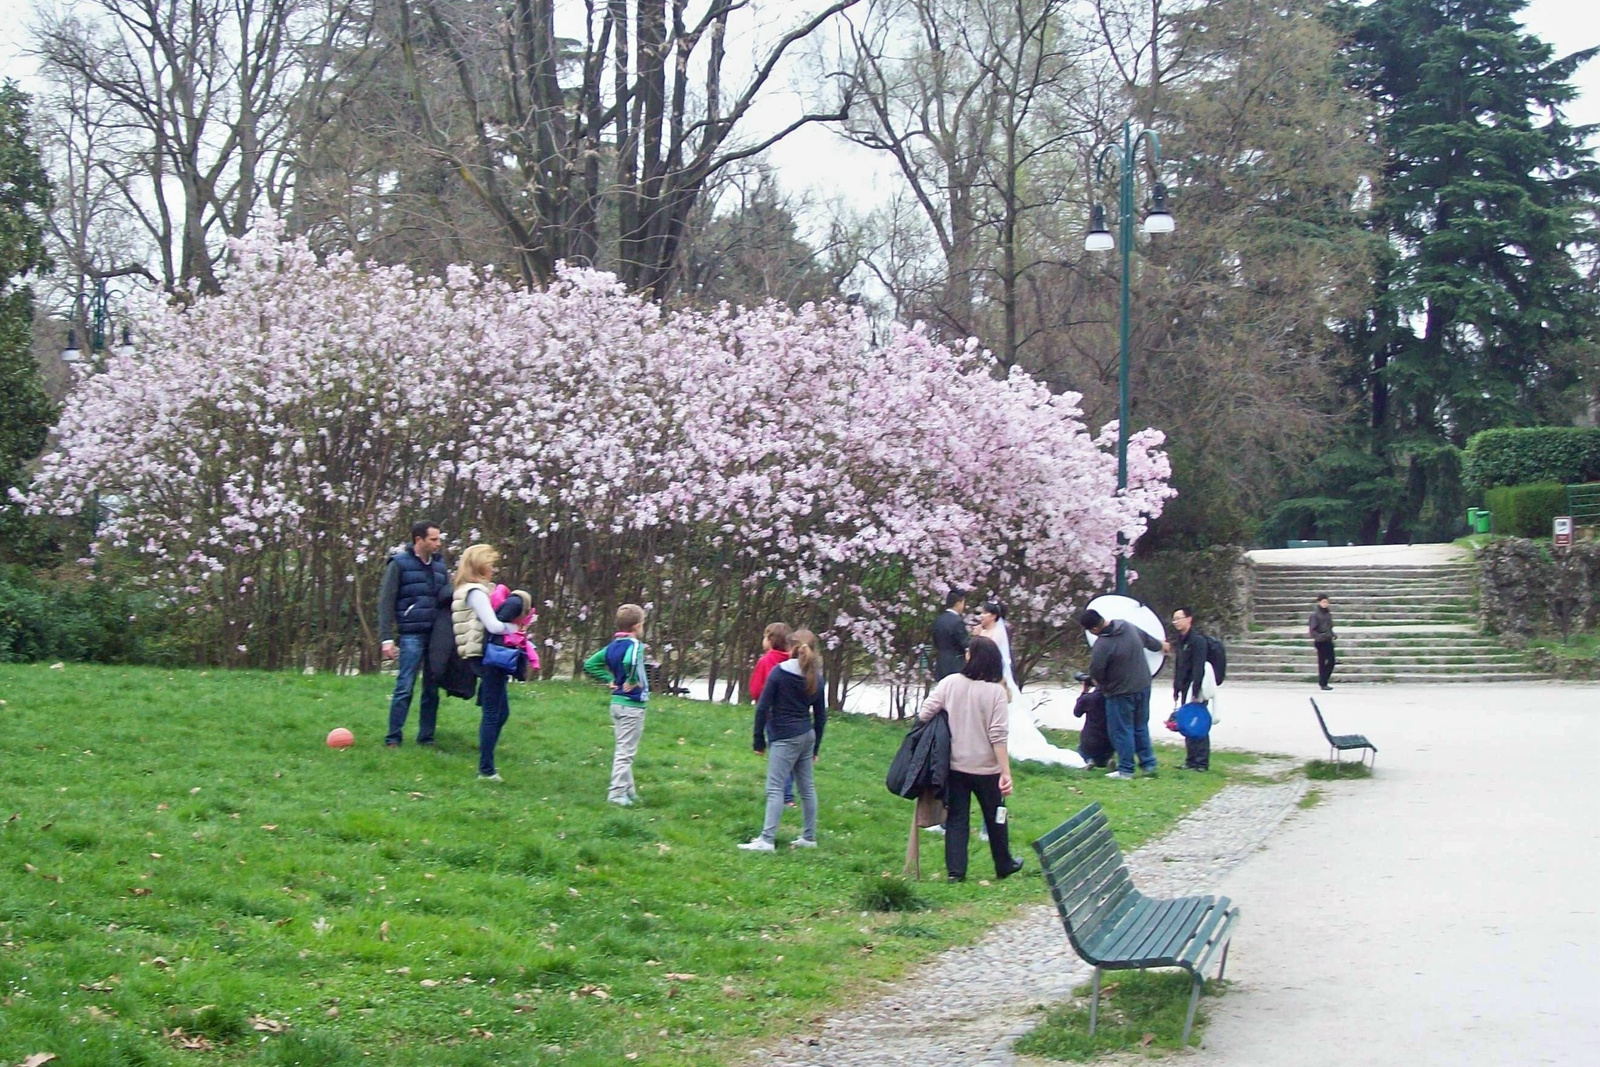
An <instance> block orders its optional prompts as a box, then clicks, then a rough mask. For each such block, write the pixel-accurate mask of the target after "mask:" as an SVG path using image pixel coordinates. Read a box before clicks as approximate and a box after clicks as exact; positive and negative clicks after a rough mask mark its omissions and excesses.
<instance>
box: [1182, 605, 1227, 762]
mask: <svg viewBox="0 0 1600 1067" xmlns="http://www.w3.org/2000/svg"><path fill="white" fill-rule="evenodd" d="M1172 627H1173V629H1175V630H1177V631H1178V640H1177V643H1176V645H1175V646H1174V648H1173V659H1174V663H1173V670H1172V706H1173V708H1174V710H1176V709H1177V708H1179V707H1181V706H1182V705H1184V704H1204V705H1206V709H1207V711H1209V712H1210V713H1211V715H1212V716H1213V718H1212V720H1211V721H1212V722H1213V723H1214V722H1215V721H1216V719H1215V715H1216V706H1215V700H1216V692H1217V686H1218V685H1219V684H1221V682H1222V679H1223V676H1224V675H1225V674H1226V673H1227V670H1228V663H1227V655H1226V652H1225V650H1224V647H1223V644H1222V642H1221V641H1220V640H1218V639H1216V638H1214V637H1207V636H1206V635H1205V634H1203V633H1201V632H1200V631H1199V630H1198V629H1197V628H1196V627H1195V624H1194V609H1193V608H1189V607H1181V608H1179V609H1178V610H1177V611H1175V612H1173V613H1172ZM1183 747H1184V761H1183V765H1184V766H1185V767H1186V768H1188V769H1189V770H1191V771H1208V770H1210V769H1211V734H1210V732H1209V728H1208V729H1207V732H1206V733H1204V734H1201V735H1199V736H1194V737H1191V736H1190V735H1189V734H1187V733H1186V734H1184V738H1183Z"/></svg>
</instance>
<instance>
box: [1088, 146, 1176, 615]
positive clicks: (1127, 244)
mask: <svg viewBox="0 0 1600 1067" xmlns="http://www.w3.org/2000/svg"><path fill="white" fill-rule="evenodd" d="M1141 144H1145V145H1147V148H1146V154H1147V155H1148V157H1149V160H1150V169H1151V170H1159V168H1160V167H1161V140H1160V138H1158V137H1157V136H1156V133H1155V131H1154V130H1145V131H1143V132H1142V133H1140V134H1138V135H1137V136H1135V135H1134V133H1133V123H1132V122H1124V123H1123V124H1122V144H1120V145H1117V144H1109V145H1107V146H1106V147H1105V148H1104V149H1103V150H1102V151H1101V152H1100V155H1099V157H1098V158H1097V159H1096V160H1095V168H1094V170H1095V174H1094V177H1095V184H1096V185H1097V186H1098V185H1101V184H1103V183H1104V182H1105V181H1106V178H1107V176H1108V175H1107V171H1108V165H1109V167H1111V168H1115V170H1116V175H1117V179H1118V182H1117V184H1118V187H1119V188H1118V197H1117V231H1118V233H1117V236H1116V237H1113V236H1112V234H1111V230H1110V229H1109V228H1108V227H1107V226H1106V208H1105V205H1104V204H1100V203H1096V204H1094V205H1093V206H1092V207H1091V208H1090V210H1089V232H1088V233H1087V234H1085V235H1084V238H1083V248H1084V251H1086V252H1109V251H1111V250H1112V249H1113V248H1115V247H1117V245H1118V243H1119V241H1120V243H1121V245H1122V339H1121V347H1120V350H1119V352H1118V361H1117V372H1118V373H1117V377H1118V396H1117V490H1118V491H1119V492H1121V491H1123V490H1126V489H1127V488H1128V419H1129V413H1128V407H1129V403H1128V346H1129V278H1130V276H1131V274H1132V267H1133V263H1132V254H1133V178H1134V164H1135V162H1136V157H1137V155H1138V151H1139V146H1140V145H1141ZM1113 153H1120V154H1115V155H1114V154H1113ZM1175 229H1177V223H1176V222H1175V221H1174V220H1173V218H1172V213H1171V212H1169V211H1168V210H1167V187H1166V186H1165V185H1163V184H1162V183H1160V182H1156V183H1155V184H1154V185H1153V186H1152V188H1151V190H1150V213H1149V214H1148V215H1146V216H1145V220H1144V232H1145V233H1148V234H1157V233H1171V232H1172V231H1173V230H1175ZM1117 540H1118V542H1119V543H1121V542H1122V536H1121V535H1120V534H1119V535H1118V537H1117ZM1117 592H1118V593H1119V594H1121V595H1123V596H1127V594H1128V560H1127V557H1126V556H1124V555H1123V554H1122V553H1120V552H1119V553H1118V554H1117Z"/></svg>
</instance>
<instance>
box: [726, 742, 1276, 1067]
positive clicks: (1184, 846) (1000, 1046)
mask: <svg viewBox="0 0 1600 1067" xmlns="http://www.w3.org/2000/svg"><path fill="white" fill-rule="evenodd" d="M1262 769H1263V770H1267V769H1268V768H1262ZM1273 769H1276V768H1273ZM1304 789H1305V781H1304V779H1302V778H1300V777H1298V776H1296V777H1295V778H1293V779H1292V780H1290V781H1288V782H1284V783H1282V784H1276V785H1266V786H1240V785H1234V786H1229V787H1227V788H1226V789H1223V790H1222V791H1221V792H1220V793H1218V794H1217V795H1216V796H1214V797H1212V798H1211V799H1210V800H1209V801H1207V802H1206V803H1205V804H1204V805H1202V806H1201V807H1200V808H1199V809H1197V810H1196V811H1194V812H1192V813H1190V814H1189V815H1188V816H1186V817H1185V818H1183V819H1182V820H1181V821H1180V822H1179V823H1178V825H1177V826H1175V827H1174V828H1173V829H1172V831H1171V832H1170V833H1168V834H1167V835H1166V836H1165V837H1163V838H1161V839H1160V840H1158V841H1155V842H1152V843H1151V844H1149V845H1146V846H1145V847H1144V848H1141V849H1139V850H1138V851H1137V852H1134V853H1133V854H1132V855H1130V856H1129V857H1128V866H1129V868H1130V870H1131V871H1132V874H1133V880H1134V884H1135V885H1137V886H1138V887H1139V889H1140V890H1141V891H1143V892H1145V893H1148V894H1149V895H1151V896H1182V895H1185V894H1189V893H1198V892H1208V891H1211V890H1213V889H1214V888H1215V886H1216V884H1217V881H1218V880H1219V878H1220V877H1221V875H1222V874H1223V873H1224V872H1226V871H1227V870H1229V869H1230V868H1232V867H1233V866H1235V865H1236V864H1237V863H1238V862H1239V861H1240V860H1242V859H1243V858H1244V857H1245V856H1247V855H1248V854H1249V853H1251V852H1253V851H1254V850H1255V849H1256V848H1257V847H1258V846H1259V845H1260V844H1261V843H1262V841H1263V840H1265V839H1266V837H1267V835H1268V834H1270V833H1271V832H1272V831H1273V829H1274V828H1276V827H1277V825H1278V823H1279V822H1281V821H1282V820H1283V818H1284V816H1285V815H1286V814H1288V812H1289V811H1290V810H1292V807H1293V805H1294V802H1295V801H1296V800H1298V799H1299V797H1300V795H1301V793H1302V792H1303V791H1304ZM1019 854H1020V853H1019ZM1028 861H1029V868H1030V870H1036V869H1037V868H1036V867H1035V860H1034V857H1033V856H1032V855H1031V853H1030V854H1029V855H1028ZM1244 921H1246V922H1248V921H1249V918H1248V916H1245V917H1244ZM1090 973H1091V969H1090V968H1089V967H1088V965H1087V964H1085V963H1083V961H1081V960H1080V959H1078V957H1077V954H1076V953H1074V952H1073V951H1072V946H1071V945H1070V944H1069V943H1068V942H1067V936H1066V933H1065V932H1064V931H1063V930H1062V929H1061V921H1060V919H1059V918H1057V916H1056V911H1055V908H1054V906H1052V905H1040V906H1037V907H1031V908H1028V909H1027V910H1026V911H1024V912H1022V913H1021V914H1020V915H1019V917H1018V918H1016V919H1014V920H1012V921H1010V922H1006V923H1002V924H1001V925H999V926H997V927H995V928H994V929H993V930H992V931H990V932H989V935H988V936H987V937H985V938H984V939H983V940H982V941H981V942H979V943H978V944H976V945H971V946H968V947H965V948H958V949H952V950H950V951H948V952H945V953H943V954H942V955H939V956H937V957H935V958H934V959H933V960H932V961H931V962H930V963H929V964H928V965H927V966H926V967H924V968H923V969H922V970H921V971H920V972H919V973H917V974H915V975H913V976H912V977H911V978H909V979H908V980H907V981H905V982H904V983H902V984H900V985H898V986H895V987H893V988H892V991H891V992H889V993H887V994H886V995H885V996H883V997H882V998H880V999H879V1000H877V1001H874V1002H872V1003H869V1004H865V1005H861V1006H860V1007H858V1008H855V1009H852V1010H850V1011H848V1012H846V1013H844V1014H841V1015H837V1016H834V1017H832V1018H829V1019H828V1020H827V1021H825V1022H824V1023H823V1024H822V1028H821V1031H820V1032H819V1033H814V1034H810V1035H800V1036H798V1037H793V1038H790V1039H788V1040H787V1041H785V1042H784V1043H783V1044H781V1045H776V1046H772V1047H769V1048H766V1049H763V1050H761V1051H759V1052H757V1053H755V1054H754V1055H753V1056H752V1057H751V1062H752V1063H757V1064H785V1065H792V1067H897V1065H904V1067H956V1065H961V1067H974V1065H985V1067H989V1065H998V1064H1014V1063H1016V1062H1017V1059H1016V1057H1015V1056H1014V1055H1013V1054H1012V1052H1011V1044H1012V1042H1013V1041H1015V1040H1016V1039H1017V1038H1018V1037H1020V1036H1021V1035H1022V1034H1024V1033H1026V1032H1027V1031H1028V1030H1029V1029H1031V1028H1032V1027H1033V1025H1034V1024H1035V1022H1036V1021H1037V1019H1038V1015H1037V1013H1036V1012H1035V1011H1034V1010H1033V1009H1034V1008H1036V1007H1037V1006H1039V1005H1042V1004H1050V1003H1054V1002H1056V1001H1061V1000H1065V999H1067V998H1068V997H1069V996H1070V995H1071V993H1072V989H1073V988H1074V987H1075V986H1077V985H1080V984H1082V983H1083V982H1084V981H1086V980H1088V978H1089V975H1090Z"/></svg>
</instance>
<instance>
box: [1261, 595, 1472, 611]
mask: <svg viewBox="0 0 1600 1067" xmlns="http://www.w3.org/2000/svg"><path fill="white" fill-rule="evenodd" d="M1474 599H1476V598H1475V597H1474V596H1473V595H1472V594H1471V593H1468V592H1461V593H1427V592H1422V593H1419V592H1414V591H1412V590H1404V591H1396V590H1391V591H1386V592H1382V593H1361V594H1359V595H1349V594H1347V595H1345V596H1342V597H1340V598H1339V608H1340V609H1342V610H1344V611H1351V610H1354V609H1355V608H1358V607H1361V606H1364V605H1371V606H1376V607H1384V606H1386V605H1391V604H1470V603H1472V602H1473V600H1474ZM1251 603H1253V604H1255V605H1257V606H1260V607H1268V608H1282V609H1285V610H1290V609H1293V610H1296V611H1299V610H1302V609H1303V610H1304V611H1305V612H1306V613H1307V614H1310V613H1311V610H1312V608H1313V607H1315V605H1316V601H1314V600H1311V599H1310V598H1308V597H1301V596H1299V595H1298V594H1295V595H1288V594H1282V593H1264V592H1262V591H1261V590H1259V589H1258V590H1256V593H1255V596H1253V597H1252V598H1251Z"/></svg>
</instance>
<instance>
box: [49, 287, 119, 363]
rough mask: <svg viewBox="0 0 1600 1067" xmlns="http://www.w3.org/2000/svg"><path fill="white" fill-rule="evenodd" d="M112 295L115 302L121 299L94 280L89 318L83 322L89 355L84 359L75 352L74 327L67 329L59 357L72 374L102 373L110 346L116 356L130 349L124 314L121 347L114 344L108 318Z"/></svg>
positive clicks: (75, 337) (79, 351) (82, 353)
mask: <svg viewBox="0 0 1600 1067" xmlns="http://www.w3.org/2000/svg"><path fill="white" fill-rule="evenodd" d="M113 295H117V296H118V299H119V300H120V299H121V296H120V295H119V294H114V293H113V292H111V291H110V290H108V289H107V287H106V283H105V279H104V278H99V279H96V281H95V283H94V291H93V292H91V293H90V294H89V315H88V320H87V325H88V327H89V329H88V334H89V351H88V355H87V356H85V354H84V352H83V351H82V350H81V349H80V348H78V330H77V327H76V326H72V327H69V328H68V329H67V347H66V349H65V350H64V351H63V352H62V353H61V358H62V360H63V361H64V362H65V363H66V364H67V366H69V367H71V368H72V369H73V370H75V371H76V370H78V369H79V367H80V366H82V367H83V368H84V369H85V370H86V371H88V372H90V373H93V372H96V371H99V370H103V369H104V360H105V356H106V352H107V350H108V349H110V348H112V347H113V346H114V347H115V348H116V351H117V353H118V354H126V353H127V352H128V351H129V350H130V349H132V347H133V332H132V330H131V329H130V328H129V326H128V321H127V317H126V313H124V315H123V321H122V342H121V344H116V343H115V338H114V336H113V333H114V331H113V329H112V326H113V323H112V318H111V297H112V296H113Z"/></svg>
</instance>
